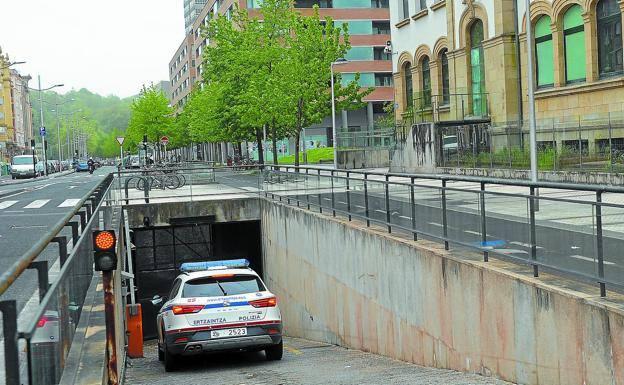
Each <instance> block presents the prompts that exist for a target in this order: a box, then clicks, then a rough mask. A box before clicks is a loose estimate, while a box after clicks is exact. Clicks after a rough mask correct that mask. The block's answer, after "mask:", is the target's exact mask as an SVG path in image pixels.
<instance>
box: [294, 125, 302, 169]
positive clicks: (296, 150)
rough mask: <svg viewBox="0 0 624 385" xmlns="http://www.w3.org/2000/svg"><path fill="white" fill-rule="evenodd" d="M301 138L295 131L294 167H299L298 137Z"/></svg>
mask: <svg viewBox="0 0 624 385" xmlns="http://www.w3.org/2000/svg"><path fill="white" fill-rule="evenodd" d="M300 138H301V134H300V133H299V132H297V135H295V167H299V139H300Z"/></svg>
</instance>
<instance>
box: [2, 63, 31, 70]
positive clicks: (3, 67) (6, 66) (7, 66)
mask: <svg viewBox="0 0 624 385" xmlns="http://www.w3.org/2000/svg"><path fill="white" fill-rule="evenodd" d="M24 63H26V62H25V61H14V62H12V63H9V64H7V65H3V66H2V67H0V70H3V69H5V68H9V67H13V66H14V65H16V64H24Z"/></svg>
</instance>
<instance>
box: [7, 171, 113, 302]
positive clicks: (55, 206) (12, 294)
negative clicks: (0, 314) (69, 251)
mask: <svg viewBox="0 0 624 385" xmlns="http://www.w3.org/2000/svg"><path fill="white" fill-rule="evenodd" d="M111 171H113V168H101V169H98V170H96V171H95V172H94V173H93V175H90V174H89V173H71V174H68V175H62V176H58V177H54V178H48V179H35V180H32V179H31V180H28V181H23V182H22V181H20V182H21V183H12V182H13V181H11V180H8V181H4V180H2V181H0V271H6V270H7V269H8V268H9V267H10V266H12V265H13V264H14V263H15V262H16V261H18V260H19V258H20V257H21V256H22V255H23V254H24V253H25V252H26V251H28V249H29V248H30V247H31V246H32V245H33V244H34V243H35V242H36V241H38V240H39V239H40V238H41V237H42V236H44V235H45V234H47V232H48V231H49V230H50V228H51V227H53V226H54V225H55V224H56V223H58V222H59V221H60V220H61V219H62V218H63V217H64V216H65V215H66V214H67V213H68V212H69V211H71V210H72V209H73V208H74V207H75V206H76V205H77V203H78V201H80V199H82V198H83V197H84V196H85V195H86V194H87V193H88V192H89V191H90V190H91V189H92V188H93V187H94V186H96V185H97V184H98V183H99V182H101V181H102V179H103V178H104V176H106V174H108V173H109V172H111ZM61 235H66V236H67V237H68V239H69V238H71V231H70V229H69V228H67V229H65V230H64V231H63V233H62V234H61ZM57 259H58V248H57V247H56V244H51V245H50V246H48V248H47V249H46V250H45V251H44V252H43V253H42V254H41V255H40V256H39V258H38V259H37V260H47V261H48V264H49V266H52V265H53V264H54V262H55V261H56V260H57ZM36 282H37V277H36V273H35V272H34V271H32V270H27V271H26V272H25V273H24V274H22V276H20V278H18V280H17V281H16V282H15V283H14V284H13V285H12V286H11V288H10V289H9V290H8V291H7V292H5V293H4V294H3V295H2V296H1V297H0V299H2V300H5V299H16V300H17V301H18V309H21V308H22V307H23V305H24V303H25V302H26V301H27V300H28V299H29V298H30V297H31V296H32V294H33V293H34V291H35V289H36Z"/></svg>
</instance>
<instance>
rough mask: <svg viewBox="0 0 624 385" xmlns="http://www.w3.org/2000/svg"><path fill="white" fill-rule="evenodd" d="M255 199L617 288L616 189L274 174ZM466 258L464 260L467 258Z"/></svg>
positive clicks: (289, 171) (307, 170)
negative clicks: (364, 223)
mask: <svg viewBox="0 0 624 385" xmlns="http://www.w3.org/2000/svg"><path fill="white" fill-rule="evenodd" d="M263 186H264V188H263V190H264V191H263V192H262V193H263V195H264V196H265V197H267V198H269V199H274V200H279V201H281V202H282V203H286V204H291V205H297V206H298V207H304V208H307V209H315V210H318V211H320V212H322V213H323V212H325V213H330V214H331V215H333V216H337V215H341V216H344V217H347V218H348V220H352V219H354V218H358V219H361V220H363V221H365V222H366V225H367V226H371V224H377V225H381V226H383V227H385V228H386V229H387V231H388V232H393V231H401V232H405V233H408V234H411V235H412V236H413V239H414V240H417V239H418V238H419V237H424V238H428V239H432V240H436V241H441V242H443V243H444V245H445V248H446V249H447V250H448V249H449V247H450V245H455V246H458V247H462V248H468V249H471V250H476V251H479V252H480V253H481V255H482V257H481V258H482V260H483V261H486V262H487V261H488V260H489V257H490V255H497V256H499V257H501V258H504V259H508V260H511V261H514V262H520V263H522V264H526V265H529V266H531V268H532V273H533V275H534V276H535V277H537V276H538V275H539V272H540V269H542V268H543V269H546V270H548V271H551V272H555V273H563V274H565V275H569V276H572V277H575V278H579V279H581V280H584V281H589V282H596V283H598V285H599V288H600V295H601V296H605V295H606V287H607V285H609V286H610V287H611V288H615V289H619V290H621V289H623V288H624V276H623V275H622V272H623V269H624V262H623V260H624V259H623V258H621V257H620V255H621V253H620V250H621V249H622V247H624V227H623V228H622V229H621V231H620V228H619V227H620V226H619V225H618V223H619V222H620V221H621V219H622V218H624V204H620V203H618V202H619V201H621V198H622V197H623V196H624V195H622V194H624V188H621V187H607V186H595V185H576V184H564V183H548V182H546V183H531V182H528V181H527V182H525V181H516V180H500V179H491V178H490V179H488V178H474V177H454V176H438V175H418V174H386V173H375V172H359V171H343V170H338V171H336V170H329V169H323V168H316V167H293V166H279V167H272V168H267V171H266V172H265V174H264V175H263ZM468 254H470V253H468Z"/></svg>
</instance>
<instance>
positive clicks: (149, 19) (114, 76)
mask: <svg viewBox="0 0 624 385" xmlns="http://www.w3.org/2000/svg"><path fill="white" fill-rule="evenodd" d="M182 1H183V0H0V13H1V14H2V17H1V18H0V47H1V48H2V52H3V54H4V53H8V54H9V58H10V60H11V61H26V62H27V63H26V64H20V65H16V66H14V67H13V68H16V69H18V70H19V71H20V73H22V74H30V75H31V76H32V77H33V80H31V82H30V86H31V87H35V88H36V87H37V75H39V74H40V75H41V83H42V87H43V88H45V87H48V86H50V85H53V84H58V83H63V84H65V86H64V87H63V88H60V89H58V91H59V92H61V93H64V92H66V91H69V90H71V89H76V90H78V89H80V88H87V89H89V90H90V91H92V92H96V93H99V94H101V95H105V96H107V95H111V94H112V95H117V96H119V97H127V96H131V95H136V94H138V93H139V91H140V89H141V86H142V85H143V84H148V85H149V84H150V83H151V82H154V83H157V82H159V81H161V80H169V74H168V66H169V60H170V59H171V57H172V56H173V54H174V53H175V51H176V49H177V48H178V46H179V45H180V44H181V43H182V40H183V39H184V15H183V6H182Z"/></svg>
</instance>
